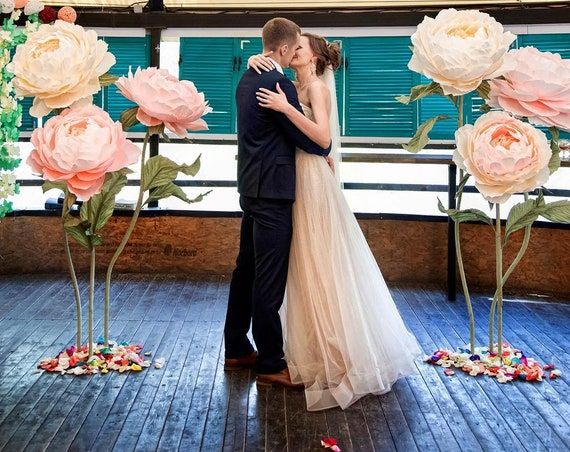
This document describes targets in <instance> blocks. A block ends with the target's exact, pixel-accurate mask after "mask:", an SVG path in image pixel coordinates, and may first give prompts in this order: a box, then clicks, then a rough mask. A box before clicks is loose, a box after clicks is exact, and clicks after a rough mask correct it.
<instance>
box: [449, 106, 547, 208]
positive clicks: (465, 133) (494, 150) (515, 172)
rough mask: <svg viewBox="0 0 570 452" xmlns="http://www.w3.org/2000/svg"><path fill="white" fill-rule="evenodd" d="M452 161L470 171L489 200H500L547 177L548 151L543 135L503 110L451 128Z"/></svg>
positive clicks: (544, 180)
mask: <svg viewBox="0 0 570 452" xmlns="http://www.w3.org/2000/svg"><path fill="white" fill-rule="evenodd" d="M455 140H456V142H457V150H456V151H455V153H454V155H453V161H454V162H455V164H456V165H457V166H458V167H459V168H461V169H464V170H465V171H467V172H468V173H469V174H471V175H472V176H473V177H474V179H475V186H476V187H477V189H478V190H479V192H480V193H481V194H482V195H483V196H484V197H485V199H487V200H488V201H490V202H493V203H503V202H505V201H507V200H508V199H509V197H510V196H511V195H512V194H514V193H527V192H529V191H531V190H534V189H535V188H537V187H540V186H541V185H543V184H544V183H546V181H547V180H548V177H549V175H550V171H549V169H548V163H549V161H550V157H551V156H552V151H551V149H550V146H549V144H548V140H547V139H546V135H545V134H544V133H542V132H541V131H540V130H538V129H536V128H535V127H533V126H532V125H530V124H529V123H526V122H522V121H519V120H518V119H516V118H513V117H512V116H511V115H509V114H508V113H505V112H503V111H500V112H499V111H497V112H490V113H487V114H485V115H483V116H481V117H480V118H479V119H477V121H475V124H474V125H471V124H468V125H465V126H463V127H461V128H460V129H458V130H457V131H456V132H455Z"/></svg>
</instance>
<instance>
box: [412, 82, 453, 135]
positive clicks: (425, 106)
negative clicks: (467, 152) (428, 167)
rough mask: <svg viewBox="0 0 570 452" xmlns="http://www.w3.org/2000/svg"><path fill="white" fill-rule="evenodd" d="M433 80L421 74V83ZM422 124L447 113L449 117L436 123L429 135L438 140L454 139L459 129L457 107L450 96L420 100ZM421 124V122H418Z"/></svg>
mask: <svg viewBox="0 0 570 452" xmlns="http://www.w3.org/2000/svg"><path fill="white" fill-rule="evenodd" d="M430 81H431V80H430V79H428V78H427V77H425V76H423V75H422V76H421V79H420V83H422V84H423V83H429V82H430ZM418 109H419V122H420V124H421V123H423V122H425V121H427V120H428V119H430V118H433V117H434V116H437V115H447V116H449V119H446V120H445V121H439V122H437V123H436V124H435V126H434V128H433V129H432V131H431V132H430V134H429V136H430V138H432V139H437V140H452V139H454V137H455V130H456V129H457V108H456V107H455V105H453V103H452V102H451V100H450V99H449V98H448V97H442V96H430V97H424V98H423V99H421V100H420V101H419V105H418ZM418 126H419V124H418Z"/></svg>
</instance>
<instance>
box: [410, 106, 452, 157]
mask: <svg viewBox="0 0 570 452" xmlns="http://www.w3.org/2000/svg"><path fill="white" fill-rule="evenodd" d="M445 119H449V116H447V115H437V116H435V117H433V118H430V119H428V120H427V121H426V122H424V123H423V124H421V125H420V126H419V127H418V130H416V134H415V135H414V136H413V138H412V139H411V140H410V142H409V143H408V144H403V145H402V147H403V148H404V149H405V150H406V151H408V152H412V153H414V154H417V153H418V152H420V151H421V150H422V149H423V148H424V147H425V146H426V145H427V144H428V143H429V136H428V134H429V133H430V132H431V129H433V126H434V125H435V123H436V122H437V121H443V120H445Z"/></svg>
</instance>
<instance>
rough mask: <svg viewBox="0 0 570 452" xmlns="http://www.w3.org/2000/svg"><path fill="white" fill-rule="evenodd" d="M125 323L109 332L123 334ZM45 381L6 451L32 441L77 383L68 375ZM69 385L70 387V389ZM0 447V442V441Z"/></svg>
mask: <svg viewBox="0 0 570 452" xmlns="http://www.w3.org/2000/svg"><path fill="white" fill-rule="evenodd" d="M126 326H127V325H125V323H124V322H123V323H113V324H111V325H110V330H111V332H113V333H114V334H121V332H122V333H125V327H126ZM44 376H45V377H47V378H46V379H49V380H52V381H51V382H49V381H48V382H46V383H47V384H45V383H44V385H45V386H48V389H47V390H46V392H45V393H44V395H43V396H42V397H39V396H38V395H34V396H33V397H32V398H33V399H35V400H36V402H37V403H35V405H34V406H33V407H32V408H30V409H29V414H28V415H27V417H26V418H25V419H24V420H23V422H22V423H21V424H20V426H19V427H18V429H17V430H16V431H15V432H14V434H13V435H12V437H11V438H10V440H9V441H8V442H7V443H6V448H7V449H8V450H21V449H23V448H24V447H25V446H26V445H27V444H28V442H29V441H30V440H31V439H32V437H33V436H34V434H35V433H36V431H38V430H39V429H40V428H41V424H42V422H43V420H44V419H48V418H51V412H52V410H53V408H54V407H55V406H56V405H59V404H62V405H67V404H68V403H69V402H68V400H67V399H66V398H65V396H64V395H65V394H66V392H69V391H68V390H71V391H73V386H75V383H79V381H78V379H77V378H74V377H72V376H69V375H63V376H62V375H55V374H53V375H47V374H44ZM109 377H111V378H112V377H113V375H112V374H111V375H109ZM70 385H71V386H72V387H71V388H70ZM78 389H79V390H80V391H81V390H82V389H83V388H82V386H81V385H79V387H78ZM23 406H24V403H22V402H20V403H19V404H18V409H19V410H20V411H23ZM52 420H53V421H57V420H56V419H52ZM0 445H2V442H1V441H0Z"/></svg>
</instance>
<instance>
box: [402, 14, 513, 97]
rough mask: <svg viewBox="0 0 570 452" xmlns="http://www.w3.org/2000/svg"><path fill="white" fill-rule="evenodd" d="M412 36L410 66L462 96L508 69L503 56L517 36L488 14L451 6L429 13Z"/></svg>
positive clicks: (448, 92) (450, 92)
mask: <svg viewBox="0 0 570 452" xmlns="http://www.w3.org/2000/svg"><path fill="white" fill-rule="evenodd" d="M411 39H412V44H413V47H414V48H413V56H412V59H411V60H410V62H409V64H408V67H409V68H410V69H411V70H412V71H415V72H419V73H420V74H424V75H425V76H426V77H429V78H430V79H432V80H433V81H435V82H438V83H439V84H440V85H441V87H442V88H443V92H444V94H446V95H447V94H453V95H456V96H459V95H462V94H467V93H469V92H471V91H473V90H475V89H477V87H478V86H479V85H480V84H481V82H482V81H483V80H488V79H492V78H495V77H498V76H500V75H501V74H503V73H504V72H505V71H506V70H508V67H505V66H503V59H504V56H505V54H506V53H507V51H508V50H509V46H510V45H511V43H512V42H513V41H514V40H515V39H516V36H515V35H513V34H512V33H510V32H505V31H504V29H503V26H502V25H501V24H500V23H499V22H497V21H496V20H495V19H494V18H492V17H491V16H489V15H488V14H485V13H482V12H480V11H476V10H463V11H457V10H455V9H453V8H451V9H445V10H442V11H440V12H439V14H438V15H437V16H436V17H435V19H432V18H431V17H427V16H426V17H425V18H424V20H423V21H422V23H420V24H419V25H418V28H417V30H416V32H415V33H414V34H413V35H412V37H411Z"/></svg>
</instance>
